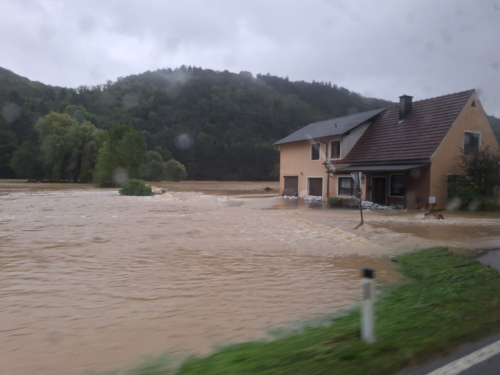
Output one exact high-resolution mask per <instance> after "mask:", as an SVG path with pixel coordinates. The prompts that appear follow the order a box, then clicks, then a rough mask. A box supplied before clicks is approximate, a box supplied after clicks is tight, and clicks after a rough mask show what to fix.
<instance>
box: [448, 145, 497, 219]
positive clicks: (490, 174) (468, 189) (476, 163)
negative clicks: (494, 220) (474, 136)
mask: <svg viewBox="0 0 500 375" xmlns="http://www.w3.org/2000/svg"><path fill="white" fill-rule="evenodd" d="M458 161H459V166H460V168H461V169H462V170H463V174H461V175H457V176H456V177H455V181H454V182H453V185H452V188H451V189H450V190H449V192H448V193H449V196H451V197H453V198H458V199H459V202H460V208H461V209H463V210H473V211H475V210H480V211H496V210H498V209H500V204H499V201H498V197H499V195H500V151H499V150H498V149H493V148H491V147H486V148H484V149H482V150H479V151H477V152H475V153H473V154H470V153H469V154H466V153H465V152H464V150H461V154H460V156H459V158H458Z"/></svg>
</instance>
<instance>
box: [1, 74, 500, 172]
mask: <svg viewBox="0 0 500 375" xmlns="http://www.w3.org/2000/svg"><path fill="white" fill-rule="evenodd" d="M389 105H392V103H390V102H388V101H384V100H380V99H373V98H365V97H363V96H361V95H359V94H357V93H354V92H351V91H349V90H347V89H345V88H342V87H338V86H336V85H334V84H333V85H332V84H331V83H329V82H314V81H313V82H302V81H301V82H293V81H290V80H289V79H288V78H281V77H276V76H272V75H269V74H266V75H257V76H253V75H252V74H251V73H249V72H240V73H230V72H228V71H223V72H219V71H213V70H210V69H202V68H197V67H186V66H182V67H180V68H177V69H159V70H156V71H148V72H145V73H142V74H139V75H131V76H128V77H122V78H118V79H117V80H116V81H115V82H112V81H108V82H106V83H105V84H103V85H97V86H80V87H78V88H76V89H70V88H61V87H54V86H48V85H44V84H42V83H38V82H32V81H30V80H28V79H26V78H23V77H20V76H18V75H16V74H14V73H12V72H10V71H8V70H5V69H1V68H0V109H1V111H2V115H1V116H0V178H14V177H27V176H28V175H26V174H25V172H26V170H25V169H19V168H14V165H20V164H22V163H19V162H18V160H26V158H24V159H23V158H20V155H25V156H26V155H28V154H30V153H32V154H36V153H37V152H41V154H43V155H45V154H46V153H47V155H48V151H46V150H48V149H50V147H51V145H52V146H54V144H55V143H54V142H56V141H55V139H56V138H55V135H57V137H63V136H60V135H59V134H60V133H59V131H60V130H61V129H59V127H58V126H59V125H58V126H56V127H55V128H54V129H53V131H54V132H55V133H54V134H52V133H51V134H52V135H54V136H50V137H48V138H47V136H46V132H45V130H44V129H42V128H44V126H42V125H38V123H39V121H40V120H41V119H42V118H44V117H45V116H47V115H49V116H54V114H52V113H51V112H54V113H55V114H59V115H65V116H68V117H65V120H64V121H63V123H64V124H66V125H64V126H65V127H64V129H66V127H67V128H68V132H69V131H70V130H69V129H72V130H71V132H73V133H71V134H75V136H77V137H78V138H79V139H83V141H76V140H75V141H74V142H76V143H75V144H76V145H77V146H78V145H80V146H78V147H83V146H81V144H78V142H83V143H84V144H87V143H86V142H87V141H88V140H89V139H94V138H95V139H97V141H95V142H96V143H95V145H94V146H88V147H89V149H88V150H87V149H85V152H87V154H85V156H82V155H83V154H82V153H83V151H81V150H83V149H81V148H80V149H79V150H80V151H78V152H77V151H74V150H73V149H72V147H73V146H70V144H71V142H70V141H69V140H65V141H64V142H66V143H67V146H65V147H67V148H68V149H71V150H72V151H71V152H69V151H64V152H63V151H62V149H61V150H60V152H61V154H57V155H51V156H50V157H49V156H47V155H45V156H43V157H42V159H41V161H39V163H43V165H44V168H45V169H42V170H43V173H44V176H46V178H51V179H55V178H62V177H58V176H62V175H64V178H65V179H70V180H74V179H75V178H76V179H77V180H82V181H83V180H89V178H90V177H89V175H88V173H91V174H92V178H94V176H101V175H102V174H101V172H100V171H99V170H98V168H97V167H98V166H99V165H108V164H110V163H111V164H112V163H115V164H116V163H117V161H116V160H117V159H118V158H119V156H117V155H123V153H122V150H123V148H124V147H125V148H126V147H128V146H129V145H131V144H132V143H134V142H137V145H138V144H139V141H138V139H139V136H140V139H141V140H143V141H144V144H142V143H141V145H142V146H141V147H145V150H146V151H145V152H144V155H145V156H144V155H143V156H144V157H143V158H142V159H140V163H139V162H137V163H135V164H134V165H132V164H131V165H129V168H130V171H132V173H133V174H138V175H140V174H141V173H142V174H143V175H145V176H148V178H152V176H158V173H159V172H158V171H162V170H163V169H164V166H163V164H162V163H168V162H169V161H170V160H175V161H177V162H179V163H180V164H182V165H184V166H185V169H186V170H187V173H188V175H189V178H190V179H195V180H270V179H275V178H276V172H277V165H278V164H279V153H278V152H277V151H276V150H274V148H273V146H272V144H273V143H274V142H275V141H277V140H279V139H281V138H283V137H285V136H287V135H288V134H290V133H291V132H293V131H295V130H297V129H299V128H301V127H303V126H305V125H307V124H308V123H311V122H316V121H321V120H325V119H328V118H332V117H338V116H343V115H347V114H351V113H356V112H362V111H367V110H371V109H376V108H381V107H386V106H389ZM496 120H498V119H496ZM61 121H62V120H61ZM490 121H491V118H490ZM42 122H43V121H42ZM63 123H61V125H60V126H62V124H63ZM70 123H71V124H73V125H70ZM75 123H77V124H79V126H77V127H76V128H75ZM89 124H92V125H93V128H91V127H90V125H89ZM116 124H119V125H116ZM113 127H115V129H113V130H112V128H113ZM123 127H127V129H129V130H128V132H131V131H132V130H134V132H135V133H133V134H134V135H131V134H132V133H127V132H125V131H124V130H123ZM120 129H121V130H120ZM51 131H52V130H51ZM495 131H496V132H497V133H496V134H497V136H498V137H499V138H500V123H499V124H498V126H497V129H496V130H495ZM122 133H123V137H124V138H123V140H122V141H121V142H122V143H121V145H112V144H111V143H110V142H111V141H110V139H113V142H115V141H116V139H115V138H113V137H115V136H118V135H119V134H122ZM136 133H137V134H136ZM68 134H70V133H68ZM125 134H128V135H125ZM106 137H111V138H109V139H106ZM46 138H47V139H46ZM63 138H64V137H63ZM59 141H60V142H63V141H62V140H61V139H60V140H59ZM59 141H58V142H59ZM64 142H63V143H64ZM92 142H94V141H92ZM92 142H90V141H89V143H92ZM106 142H107V143H106ZM141 142H142V141H141ZM134 144H135V143H134ZM37 147H38V148H37ZM61 147H62V146H61ZM75 147H76V146H75ZM95 147H97V151H96V149H95ZM37 150H38V151H37ZM101 150H102V153H101ZM16 152H17V154H16V155H18V157H17V158H16V159H14V160H13V157H14V153H16ZM114 153H117V154H116V155H115V154H114ZM106 155H107V156H106ZM141 155H142V154H141ZM136 156H137V155H136ZM26 157H27V156H26ZM59 157H61V158H62V159H61V160H59V159H58V158H59ZM123 157H124V158H125V159H127V157H126V156H123ZM92 158H94V159H92ZM91 159H92V160H95V165H94V166H93V167H92V163H90V162H89V160H91ZM125 159H123V160H122V161H120V163H125V161H124V160H125ZM56 160H57V163H56ZM51 163H53V164H51ZM99 163H100V164H99ZM172 163H173V161H172V162H171V164H172ZM39 165H41V164H39ZM89 165H90V167H89ZM89 168H90V169H89ZM92 168H94V169H92ZM103 168H104V167H103ZM37 170H38V169H37ZM70 170H71V174H70V173H69V171H70ZM90 170H91V171H92V172H89V171H90ZM108 170H109V168H108ZM40 173H42V172H40ZM160 175H161V173H160ZM108 177H109V176H108ZM99 178H104V177H99ZM107 181H108V182H109V179H108V180H107Z"/></svg>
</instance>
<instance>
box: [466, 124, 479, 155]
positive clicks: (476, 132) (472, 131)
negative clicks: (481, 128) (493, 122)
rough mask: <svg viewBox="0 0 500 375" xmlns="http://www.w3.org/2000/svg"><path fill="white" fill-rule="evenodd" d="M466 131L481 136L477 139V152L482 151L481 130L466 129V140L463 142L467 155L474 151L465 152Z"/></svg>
mask: <svg viewBox="0 0 500 375" xmlns="http://www.w3.org/2000/svg"><path fill="white" fill-rule="evenodd" d="M465 133H474V134H479V137H478V139H477V152H479V151H481V136H482V134H481V132H478V131H475V130H464V142H463V146H464V148H463V150H464V154H465V155H471V154H472V153H466V152H465Z"/></svg>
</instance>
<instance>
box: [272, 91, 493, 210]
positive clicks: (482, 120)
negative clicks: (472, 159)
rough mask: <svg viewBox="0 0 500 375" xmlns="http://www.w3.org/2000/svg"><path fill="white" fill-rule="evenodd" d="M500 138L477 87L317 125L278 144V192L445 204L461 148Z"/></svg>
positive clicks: (490, 143)
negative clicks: (357, 176) (358, 181)
mask: <svg viewBox="0 0 500 375" xmlns="http://www.w3.org/2000/svg"><path fill="white" fill-rule="evenodd" d="M484 147H493V148H497V147H498V143H497V140H496V139H495V136H494V134H493V131H492V129H491V127H490V125H489V123H488V119H487V117H486V114H485V112H484V110H483V107H482V105H481V102H480V100H479V98H478V95H477V93H476V91H475V90H469V91H464V92H461V93H456V94H451V95H445V96H441V97H437V98H432V99H426V100H421V101H416V102H412V97H410V96H407V95H403V96H401V97H400V103H399V105H396V106H393V107H388V108H382V109H379V110H374V111H368V112H363V113H358V114H354V115H350V116H345V117H340V118H336V119H331V120H327V121H322V122H318V123H313V124H309V125H307V126H305V127H304V128H302V129H299V130H298V131H297V132H295V133H292V134H290V135H289V136H288V137H285V138H284V139H282V140H280V141H278V142H276V143H275V148H276V149H278V150H279V152H280V194H281V195H284V196H298V197H299V198H301V199H304V198H316V199H320V198H318V197H321V200H323V201H326V200H328V198H329V197H341V198H350V197H353V196H355V195H356V189H355V184H354V181H353V179H352V177H351V176H352V175H351V173H361V184H360V187H361V198H362V199H363V200H368V201H371V202H375V203H378V204H383V205H390V204H397V205H403V206H405V207H407V208H409V209H420V208H428V207H429V206H432V207H437V208H439V207H444V206H445V205H446V203H447V201H448V199H449V198H450V196H449V195H450V189H451V187H452V184H453V181H454V180H453V179H454V176H455V175H457V174H460V173H461V170H460V167H459V166H458V162H457V158H458V156H459V155H460V154H461V149H464V150H465V152H467V153H469V152H470V153H473V152H476V151H477V150H479V149H481V148H484Z"/></svg>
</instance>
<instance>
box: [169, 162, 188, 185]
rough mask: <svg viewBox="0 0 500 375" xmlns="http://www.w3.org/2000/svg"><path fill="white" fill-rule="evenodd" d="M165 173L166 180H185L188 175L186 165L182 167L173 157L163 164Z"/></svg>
mask: <svg viewBox="0 0 500 375" xmlns="http://www.w3.org/2000/svg"><path fill="white" fill-rule="evenodd" d="M165 174H166V177H167V180H169V181H176V182H179V181H182V180H185V179H186V178H187V176H188V174H187V172H186V167H184V165H183V164H181V163H179V162H178V161H177V160H174V159H170V160H169V161H167V163H166V166H165Z"/></svg>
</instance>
